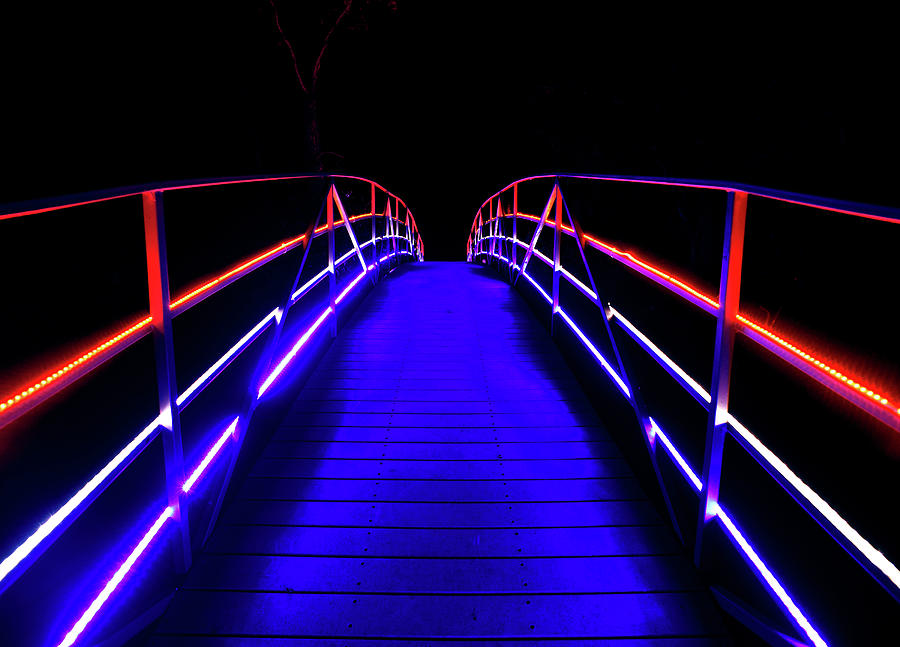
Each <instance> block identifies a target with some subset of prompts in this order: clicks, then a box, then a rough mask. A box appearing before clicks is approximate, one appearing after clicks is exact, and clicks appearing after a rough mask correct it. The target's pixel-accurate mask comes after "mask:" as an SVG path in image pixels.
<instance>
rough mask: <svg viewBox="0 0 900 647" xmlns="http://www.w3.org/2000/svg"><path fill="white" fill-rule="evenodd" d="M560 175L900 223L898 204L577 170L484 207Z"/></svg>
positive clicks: (714, 181)
mask: <svg viewBox="0 0 900 647" xmlns="http://www.w3.org/2000/svg"><path fill="white" fill-rule="evenodd" d="M558 178H569V179H576V180H601V181H607V182H624V183H630V184H646V185H662V186H673V187H680V188H686V189H712V190H717V191H726V192H732V193H733V192H740V193H746V194H747V195H750V196H755V197H759V198H768V199H770V200H776V201H778V202H785V203H788V204H795V205H799V206H803V207H813V208H815V209H821V210H823V211H831V212H834V213H843V214H847V215H850V216H859V217H861V218H869V219H872V220H883V221H886V222H900V209H897V208H895V207H885V206H879V205H872V204H866V203H863V202H852V201H849V200H837V199H834V198H822V197H820V196H814V195H808V194H805V193H795V192H792V191H781V190H778V189H768V188H765V187H760V186H755V185H752V184H741V183H738V182H719V181H717V180H688V179H683V178H665V177H654V176H639V175H590V174H575V173H555V174H552V175H530V176H526V177H523V178H519V179H518V180H516V181H514V182H510V183H509V184H507V185H506V186H505V187H503V188H502V189H500V190H499V191H497V192H496V193H494V194H492V195H491V196H490V197H489V198H488V199H487V200H485V201H484V202H482V203H481V207H480V208H484V205H486V204H487V203H488V202H489V201H490V200H492V199H494V198H496V197H497V196H498V195H500V194H501V193H504V192H506V191H508V190H509V189H511V188H512V187H513V186H515V185H517V184H522V183H523V182H530V181H532V180H542V179H558Z"/></svg>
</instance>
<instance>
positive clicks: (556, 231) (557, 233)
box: [550, 180, 562, 336]
mask: <svg viewBox="0 0 900 647" xmlns="http://www.w3.org/2000/svg"><path fill="white" fill-rule="evenodd" d="M553 193H554V194H555V196H556V219H555V220H556V226H555V227H554V228H553V294H552V296H553V305H552V308H551V310H550V335H551V336H552V335H553V333H554V329H555V328H556V319H557V315H556V312H557V311H558V310H559V274H560V270H561V269H562V264H561V263H560V262H559V247H560V239H561V238H562V235H561V234H562V200H561V199H560V197H559V180H557V181H556V184H554V185H553Z"/></svg>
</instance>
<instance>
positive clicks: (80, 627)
mask: <svg viewBox="0 0 900 647" xmlns="http://www.w3.org/2000/svg"><path fill="white" fill-rule="evenodd" d="M174 514H175V509H174V508H173V507H172V506H169V507H168V508H166V509H165V510H163V512H162V514H161V515H159V517H158V518H157V519H156V521H155V522H154V523H153V525H152V526H150V529H149V530H148V531H147V532H146V533H145V534H144V536H143V537H142V538H141V541H140V542H138V545H137V546H135V547H134V549H133V550H132V551H131V553H130V554H129V555H128V557H127V558H126V559H125V561H124V562H122V565H121V566H119V568H118V569H116V572H115V573H114V574H113V576H112V577H111V578H109V580H108V581H107V582H106V586H104V587H103V590H102V591H100V593H99V595H97V597H96V598H94V601H93V602H91V606H89V607H88V608H87V610H86V611H85V612H84V613H83V614H82V615H81V617H80V618H79V619H78V622H76V623H75V626H73V627H72V628H71V629H70V630H69V632H68V633H67V634H66V636H65V638H63V641H62V642H61V643H59V646H58V647H70V646H71V645H72V644H74V643H75V641H76V640H78V636H80V635H81V633H82V632H83V631H84V630H85V628H86V627H87V625H88V623H90V621H91V620H93V619H94V616H95V615H97V612H98V611H99V610H100V607H102V606H103V605H104V604H105V603H106V601H107V600H108V599H109V597H110V596H111V595H112V593H113V591H115V590H116V587H118V586H119V584H121V583H122V580H124V579H125V576H126V575H127V574H128V571H130V570H131V568H132V567H133V566H134V564H135V563H136V562H137V560H138V558H140V556H141V554H142V553H143V552H144V551H145V550H147V546H149V545H150V542H151V541H153V538H154V537H156V535H158V534H159V531H160V530H162V528H163V526H164V525H165V523H166V521H168V520H169V519H171V518H172V515H174Z"/></svg>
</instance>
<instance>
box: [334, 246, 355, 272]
mask: <svg viewBox="0 0 900 647" xmlns="http://www.w3.org/2000/svg"><path fill="white" fill-rule="evenodd" d="M355 253H356V248H355V247H354V248H353V249H351V250H350V251H349V252H347V253H346V254H344V255H343V256H341V257H340V258H339V259H337V260H336V261H335V262H334V265H335V267H337V266H338V265H340V264H341V263H343V262H344V261H346V260H347V259H348V258H350V257H351V256H353V255H354V254H355Z"/></svg>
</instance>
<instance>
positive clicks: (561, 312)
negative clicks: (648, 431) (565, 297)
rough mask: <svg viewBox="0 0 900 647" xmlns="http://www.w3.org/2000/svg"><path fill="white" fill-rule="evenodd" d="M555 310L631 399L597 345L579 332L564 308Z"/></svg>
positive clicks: (629, 393) (620, 379) (623, 383)
mask: <svg viewBox="0 0 900 647" xmlns="http://www.w3.org/2000/svg"><path fill="white" fill-rule="evenodd" d="M556 311H557V312H558V313H559V316H560V317H562V318H563V320H564V321H565V322H566V323H567V324H569V328H571V329H572V332H574V333H575V334H576V335H578V338H579V339H580V340H581V343H582V344H584V345H585V346H586V347H587V349H588V350H589V351H591V354H592V355H593V356H594V358H595V359H596V360H597V361H598V362H600V365H601V366H602V367H603V370H605V371H606V372H607V373H609V376H610V377H611V378H612V379H613V381H614V382H615V383H616V386H618V387H619V390H620V391H621V392H622V394H623V395H624V396H625V397H626V398H628V399H629V400H630V399H631V391H629V390H628V386H626V384H625V382H623V381H622V378H621V377H619V374H618V373H616V371H615V369H613V367H612V366H610V364H609V362H607V361H606V358H605V357H603V355H601V354H600V351H599V350H597V347H596V346H594V344H593V343H591V340H590V339H588V338H587V336H586V335H585V334H584V333H583V332H581V329H580V328H579V327H578V326H576V325H575V322H574V321H572V320H571V319H570V318H569V315H567V314H566V311H565V310H563V309H562V308H557V310H556Z"/></svg>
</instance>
